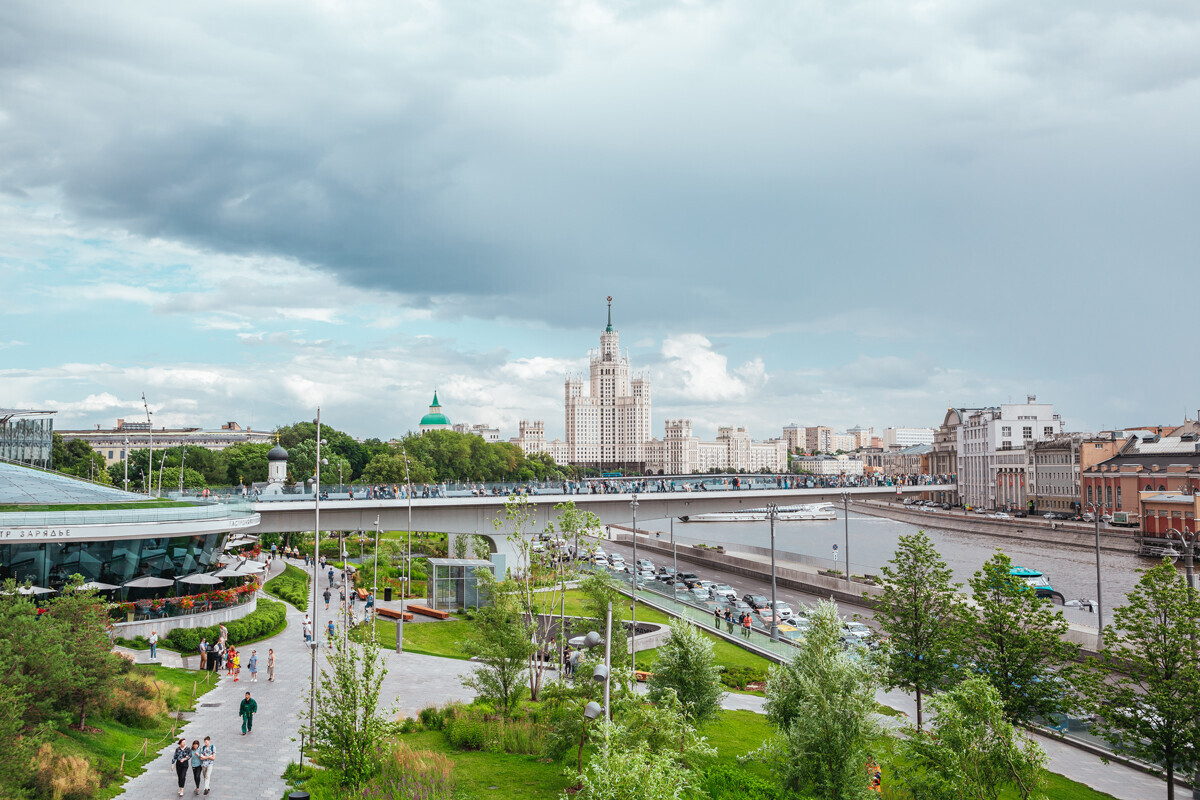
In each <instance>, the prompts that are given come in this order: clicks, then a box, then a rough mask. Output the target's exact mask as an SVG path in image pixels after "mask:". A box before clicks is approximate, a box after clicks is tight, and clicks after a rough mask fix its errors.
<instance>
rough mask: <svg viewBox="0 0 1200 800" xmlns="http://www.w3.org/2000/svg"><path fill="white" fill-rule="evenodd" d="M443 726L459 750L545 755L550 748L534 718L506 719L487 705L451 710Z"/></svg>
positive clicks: (544, 731) (449, 740)
mask: <svg viewBox="0 0 1200 800" xmlns="http://www.w3.org/2000/svg"><path fill="white" fill-rule="evenodd" d="M426 710H427V711H428V710H430V709H426ZM424 713H425V712H424V711H423V712H422V714H424ZM430 719H431V721H433V719H434V716H433V715H430ZM442 725H443V728H442V730H443V732H444V733H445V735H446V740H447V741H448V742H449V743H450V745H451V746H452V747H456V748H458V749H459V750H486V751H487V752H489V753H514V754H521V755H541V754H542V753H543V752H544V751H545V750H546V748H547V732H546V730H545V729H544V728H543V727H542V726H541V725H539V724H538V723H537V721H536V720H535V719H534V718H533V717H524V718H518V719H511V720H506V719H504V718H503V717H502V716H499V715H497V714H496V713H495V712H494V711H493V710H492V709H491V708H489V707H486V706H483V707H481V706H466V707H462V706H454V707H448V708H447V709H446V712H445V716H444V720H443V723H442Z"/></svg>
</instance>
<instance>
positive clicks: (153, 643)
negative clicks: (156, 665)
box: [150, 631, 158, 661]
mask: <svg viewBox="0 0 1200 800" xmlns="http://www.w3.org/2000/svg"><path fill="white" fill-rule="evenodd" d="M150 660H151V661H158V631H150Z"/></svg>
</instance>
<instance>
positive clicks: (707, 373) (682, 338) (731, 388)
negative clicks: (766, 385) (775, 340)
mask: <svg viewBox="0 0 1200 800" xmlns="http://www.w3.org/2000/svg"><path fill="white" fill-rule="evenodd" d="M661 352H662V356H663V358H665V359H666V364H665V365H664V366H663V368H662V375H661V379H662V382H663V384H664V387H665V388H666V390H667V393H668V394H669V395H670V394H674V395H678V396H680V398H686V399H688V400H691V401H694V402H701V403H704V402H710V403H711V402H722V401H729V400H736V399H739V398H742V397H745V396H746V393H747V391H748V389H749V388H750V387H752V386H755V385H759V384H761V383H763V382H764V381H765V380H766V368H765V367H764V365H763V362H762V359H761V358H755V359H754V360H753V361H750V362H747V363H746V364H743V365H742V366H741V367H738V368H737V369H736V370H735V371H734V374H730V372H729V369H728V363H729V359H727V358H726V357H725V356H724V355H722V354H720V353H717V352H715V351H714V350H713V349H712V342H710V341H709V340H708V339H707V338H705V337H704V336H701V335H700V334H696V333H685V334H680V335H677V336H673V337H670V338H667V339H664V340H663V343H662V351H661Z"/></svg>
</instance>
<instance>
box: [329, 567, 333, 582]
mask: <svg viewBox="0 0 1200 800" xmlns="http://www.w3.org/2000/svg"><path fill="white" fill-rule="evenodd" d="M329 585H330V586H333V567H330V568H329Z"/></svg>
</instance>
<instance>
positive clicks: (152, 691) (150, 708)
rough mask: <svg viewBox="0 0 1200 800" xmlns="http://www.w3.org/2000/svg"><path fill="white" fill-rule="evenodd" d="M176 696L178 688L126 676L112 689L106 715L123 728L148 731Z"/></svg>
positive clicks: (145, 677) (144, 677) (143, 676)
mask: <svg viewBox="0 0 1200 800" xmlns="http://www.w3.org/2000/svg"><path fill="white" fill-rule="evenodd" d="M178 693H179V688H178V687H176V686H173V685H171V684H168V683H159V682H158V681H156V680H155V679H154V677H153V676H151V675H146V674H143V673H137V672H128V673H126V674H125V675H123V676H122V677H121V679H120V681H119V682H118V683H117V685H116V686H115V687H113V694H112V698H111V699H110V701H109V706H108V708H109V713H110V714H111V716H112V718H113V719H115V720H116V721H117V722H120V723H123V724H125V725H129V726H132V727H135V728H136V727H148V726H150V725H152V724H153V723H154V721H155V720H157V719H158V718H159V717H161V716H163V715H165V714H166V713H167V711H168V709H169V707H170V706H169V704H168V700H169V699H171V698H173V697H174V696H175V695H177V694H178Z"/></svg>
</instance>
